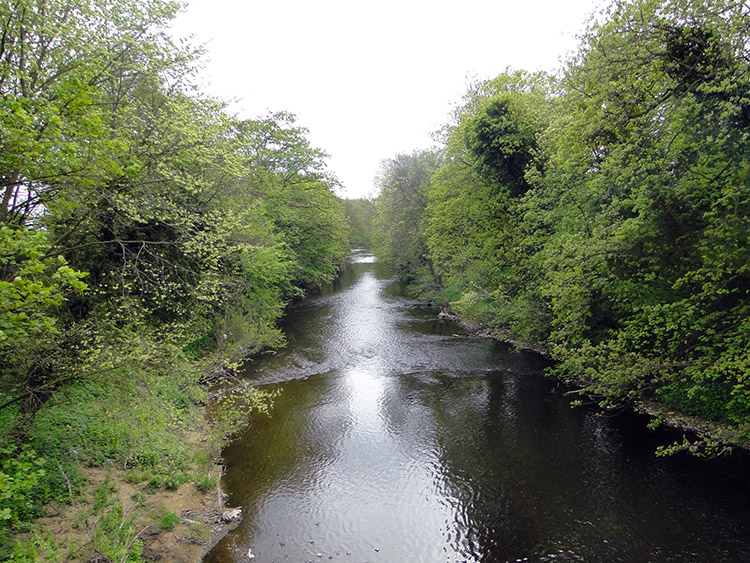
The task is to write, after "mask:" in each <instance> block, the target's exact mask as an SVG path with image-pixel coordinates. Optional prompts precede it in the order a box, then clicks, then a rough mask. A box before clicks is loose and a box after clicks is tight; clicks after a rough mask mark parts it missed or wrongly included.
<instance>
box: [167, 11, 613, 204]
mask: <svg viewBox="0 0 750 563" xmlns="http://www.w3.org/2000/svg"><path fill="white" fill-rule="evenodd" d="M600 5H601V0H564V1H563V0H536V1H525V2H524V1H523V0H515V1H510V0H495V1H492V0H456V1H452V2H446V1H443V0H379V1H378V2H364V1H357V0H263V1H257V0H188V7H187V10H186V11H185V12H184V13H182V14H181V15H180V16H179V17H178V19H177V21H176V22H175V25H174V33H175V34H176V35H178V36H189V35H192V36H193V38H194V39H193V40H194V42H196V43H201V44H203V43H205V44H206V46H207V49H208V62H207V64H206V71H205V73H204V75H203V80H204V81H205V83H204V85H203V89H204V91H206V92H207V93H209V94H211V95H215V96H218V97H220V98H223V99H227V100H235V101H234V102H233V103H232V105H231V108H230V109H231V111H232V112H234V113H237V114H238V115H240V116H241V117H243V118H253V117H258V116H261V115H264V114H266V113H267V112H269V111H281V110H284V111H289V112H292V113H294V114H296V115H297V116H298V118H299V124H300V125H302V126H304V127H307V128H308V129H309V130H310V139H311V141H312V144H313V145H314V146H316V147H319V148H321V149H323V150H325V151H326V152H328V153H329V154H330V155H331V158H330V159H329V161H328V166H329V168H330V170H331V171H332V172H333V173H334V174H335V175H336V176H337V177H338V178H339V179H340V180H341V182H342V183H343V185H344V187H345V191H344V192H343V193H341V194H340V195H342V196H344V197H362V196H367V195H371V194H372V193H373V189H374V178H375V175H376V173H377V171H378V168H379V164H380V162H381V161H382V160H383V159H387V158H391V157H393V156H395V155H396V154H397V153H399V152H411V151H413V150H415V149H421V148H428V147H430V146H432V144H433V142H432V140H431V137H430V134H431V133H432V132H433V131H435V130H436V129H438V128H439V127H440V126H442V125H443V124H445V123H446V122H447V121H448V115H449V112H450V109H451V107H453V106H454V105H455V104H457V103H458V102H459V101H460V99H461V96H462V95H463V93H464V92H465V91H466V88H467V85H468V83H469V82H470V81H472V80H474V79H477V78H480V79H481V78H492V77H494V76H496V75H498V74H499V73H501V72H503V71H504V70H505V69H506V68H508V67H510V68H512V69H525V70H530V71H534V70H547V71H555V70H556V69H558V68H559V66H560V63H561V61H562V60H563V59H564V58H565V55H566V54H567V53H568V52H570V51H571V50H573V49H574V48H575V47H576V45H577V40H576V35H577V34H579V33H581V32H582V31H583V29H584V25H585V22H586V20H587V18H588V16H589V14H590V13H591V12H592V11H593V10H594V9H595V8H596V7H598V6H600Z"/></svg>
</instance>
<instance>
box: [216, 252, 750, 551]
mask: <svg viewBox="0 0 750 563" xmlns="http://www.w3.org/2000/svg"><path fill="white" fill-rule="evenodd" d="M283 324H284V330H285V332H286V334H287V336H288V341H289V344H288V346H287V348H285V349H284V350H282V351H280V352H279V353H278V354H277V355H269V356H263V357H260V358H256V359H255V360H254V361H252V362H249V363H248V365H247V367H246V369H245V372H244V377H246V378H248V379H250V380H251V381H253V382H254V383H256V384H257V385H258V386H260V387H262V388H264V389H276V388H278V387H280V388H281V389H282V392H281V394H280V396H279V397H278V398H277V399H276V402H275V406H274V408H273V411H272V414H271V416H270V417H265V416H257V417H256V418H254V419H253V421H252V423H251V425H250V427H249V428H248V429H247V430H246V431H245V432H244V433H243V434H242V435H241V436H238V437H237V439H236V440H235V441H234V442H233V443H232V444H231V445H230V446H228V447H227V448H226V450H225V452H224V456H225V460H226V463H227V466H228V469H227V473H226V476H225V479H224V486H225V488H226V489H227V490H228V492H229V494H230V504H231V505H233V506H242V507H243V510H244V514H245V517H244V520H243V521H242V523H241V525H240V526H239V527H238V528H237V529H236V530H235V531H233V532H232V533H230V534H229V535H228V536H227V537H226V538H225V539H224V540H223V541H222V542H220V543H219V544H218V545H217V546H216V547H215V548H214V549H213V551H212V552H211V553H210V554H209V555H208V556H207V557H206V561H208V562H211V563H216V562H230V561H232V562H234V561H242V562H247V561H248V557H247V553H248V549H252V552H253V554H254V555H255V560H254V561H256V562H258V563H267V562H276V561H285V562H286V561H290V562H305V561H322V560H326V561H328V560H331V561H337V562H352V563H365V562H388V563H410V562H415V563H419V562H424V563H441V562H454V561H455V562H457V561H466V562H487V563H489V562H500V561H530V562H536V561H539V562H542V561H585V562H614V561H624V562H631V561H632V562H647V561H654V562H668V561H673V562H691V561H694V562H701V563H703V562H718V561H722V562H732V561H737V562H740V561H750V485H749V484H748V476H750V472H749V471H748V470H749V469H750V462H749V461H748V456H746V455H744V454H737V453H735V454H734V455H733V456H731V457H730V458H727V459H719V460H712V461H700V460H695V459H693V458H689V457H687V456H683V455H678V456H674V457H672V458H666V459H664V458H657V457H655V456H654V453H653V452H654V450H655V448H656V447H657V446H658V445H660V444H668V443H671V442H672V441H674V440H676V439H680V438H681V435H676V434H674V433H670V432H668V431H656V432H654V431H648V430H647V429H646V428H645V423H646V422H647V420H644V418H643V417H640V416H637V415H635V414H632V413H627V412H626V413H622V414H621V415H618V416H601V415H600V414H599V413H598V412H597V411H596V410H595V409H593V408H591V409H589V408H586V407H583V408H571V406H570V398H568V397H566V396H565V395H564V394H563V391H562V390H561V389H559V388H557V387H556V386H555V385H554V384H553V383H552V382H551V381H550V380H549V379H547V378H545V377H544V376H543V374H542V370H543V369H544V367H545V365H546V363H545V361H544V360H543V359H542V358H540V357H539V356H536V355H534V354H531V353H522V352H517V351H514V350H512V349H510V348H509V347H507V346H505V345H503V344H500V343H497V342H493V341H490V340H484V339H477V338H471V337H468V336H466V335H464V334H463V332H462V330H461V328H460V327H459V326H457V325H455V324H453V323H451V322H448V321H442V320H440V319H438V318H437V315H436V311H434V310H433V309H430V308H428V307H425V306H423V305H421V304H419V303H418V302H415V301H411V300H408V299H405V298H404V297H402V296H401V295H400V294H399V292H398V285H397V284H395V283H392V282H391V280H390V278H389V276H388V275H387V274H386V273H384V272H382V271H381V270H380V269H379V268H378V265H377V264H375V263H374V259H373V258H372V257H371V256H368V255H365V254H361V255H356V256H355V257H354V263H353V264H352V265H351V267H350V269H349V270H348V271H347V272H346V274H345V275H344V276H343V277H342V278H341V279H340V280H339V281H338V282H337V283H336V284H335V285H334V286H333V287H330V288H328V289H326V290H325V291H324V292H323V293H321V294H320V295H318V296H315V297H311V298H309V299H305V300H303V301H301V302H300V303H298V304H297V305H295V306H294V307H293V308H292V309H291V310H290V312H289V313H288V315H287V316H286V318H285V320H284V323H283Z"/></svg>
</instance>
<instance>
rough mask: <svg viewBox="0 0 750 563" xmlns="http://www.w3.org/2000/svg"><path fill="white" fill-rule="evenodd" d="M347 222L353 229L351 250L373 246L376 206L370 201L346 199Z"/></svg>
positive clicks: (351, 232) (350, 237) (350, 239)
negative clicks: (373, 222)
mask: <svg viewBox="0 0 750 563" xmlns="http://www.w3.org/2000/svg"><path fill="white" fill-rule="evenodd" d="M344 207H345V209H346V220H347V223H348V225H349V227H350V229H351V231H350V233H349V244H348V246H349V248H365V249H369V248H370V247H371V246H372V221H373V217H374V215H375V204H374V202H373V201H372V200H369V199H345V200H344Z"/></svg>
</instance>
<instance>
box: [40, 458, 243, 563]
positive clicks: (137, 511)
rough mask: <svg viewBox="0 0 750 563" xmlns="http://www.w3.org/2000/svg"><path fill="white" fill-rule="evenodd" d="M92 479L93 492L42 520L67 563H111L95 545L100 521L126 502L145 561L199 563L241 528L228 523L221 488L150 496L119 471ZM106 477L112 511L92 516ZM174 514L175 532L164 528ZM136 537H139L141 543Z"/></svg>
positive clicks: (95, 473)
mask: <svg viewBox="0 0 750 563" xmlns="http://www.w3.org/2000/svg"><path fill="white" fill-rule="evenodd" d="M84 473H85V475H86V477H87V479H88V481H89V485H88V486H87V491H88V492H87V494H86V495H85V496H84V498H83V499H80V500H79V501H77V502H75V503H72V504H70V505H63V506H60V505H52V506H50V511H51V512H52V515H51V516H48V517H45V518H41V519H39V520H37V524H38V525H39V526H40V528H42V529H44V530H47V531H49V533H51V534H52V537H53V538H54V543H55V545H56V546H57V547H58V550H59V552H60V553H62V555H63V561H81V562H84V561H85V562H94V561H108V559H106V558H103V557H102V556H101V554H99V553H97V551H96V549H95V548H94V547H93V545H92V541H91V540H92V538H93V536H94V533H95V530H96V525H97V522H98V521H99V520H100V518H101V517H102V515H103V514H104V513H106V511H107V510H108V509H111V507H113V506H116V504H117V502H118V501H119V502H121V503H122V506H123V515H124V518H130V517H133V518H135V530H136V534H135V538H138V539H140V541H141V542H142V543H143V554H142V558H143V560H145V561H164V562H174V563H195V562H197V561H201V560H202V559H203V557H204V556H205V554H206V553H207V552H208V551H209V550H210V549H211V548H212V547H213V546H214V545H216V543H217V542H218V541H219V540H220V539H221V538H222V537H224V535H226V533H227V532H228V531H230V530H231V529H233V528H234V527H236V526H237V525H238V523H239V520H235V521H232V522H229V523H227V522H225V521H224V519H223V517H222V516H223V514H224V512H225V511H226V510H227V507H226V498H227V497H226V495H225V494H224V493H223V492H222V491H221V490H220V489H219V488H218V487H217V488H216V490H214V491H211V492H201V491H199V490H198V488H197V487H196V486H195V485H194V484H193V483H184V484H183V485H181V486H180V487H179V488H178V489H177V490H175V491H165V490H158V491H156V492H150V491H149V490H148V488H147V487H146V486H145V485H133V484H131V483H127V482H126V481H125V479H124V473H123V472H122V471H120V470H117V469H108V470H105V469H101V468H93V469H85V470H84ZM106 479H109V480H110V482H111V483H112V488H114V489H115V491H114V492H113V493H112V496H111V497H110V499H109V504H108V508H105V509H104V510H103V511H100V512H98V513H96V514H92V512H93V511H92V507H93V505H94V494H93V491H94V490H95V489H96V488H97V487H99V486H100V485H101V484H102V483H103V482H104V481H105V480H106ZM167 513H171V514H174V515H177V516H178V517H179V523H176V524H175V525H174V527H173V528H171V529H164V528H163V527H162V525H161V518H162V517H163V515H164V514H167ZM135 538H133V539H135Z"/></svg>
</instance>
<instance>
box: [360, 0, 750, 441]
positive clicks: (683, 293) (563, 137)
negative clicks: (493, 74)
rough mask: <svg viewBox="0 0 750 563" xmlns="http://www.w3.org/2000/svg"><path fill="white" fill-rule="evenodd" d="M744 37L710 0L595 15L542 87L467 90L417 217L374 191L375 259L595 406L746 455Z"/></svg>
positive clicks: (532, 80) (659, 0) (749, 391)
mask: <svg viewBox="0 0 750 563" xmlns="http://www.w3.org/2000/svg"><path fill="white" fill-rule="evenodd" d="M749 32H750V13H749V12H748V10H747V7H746V6H744V5H742V4H740V3H736V2H731V1H728V0H727V1H719V2H710V3H709V2H705V1H702V0H634V1H632V2H614V3H613V4H612V5H611V7H610V9H609V10H608V12H607V13H606V14H605V15H604V16H603V17H602V18H600V19H599V20H595V21H594V22H593V23H592V25H591V27H590V28H589V29H588V30H587V31H586V33H585V34H584V35H583V36H582V39H581V45H580V49H579V52H578V53H577V54H576V55H575V56H573V57H572V58H571V60H570V61H569V62H568V64H567V65H566V67H565V69H564V72H563V73H562V75H561V78H560V80H559V81H557V82H553V81H552V80H551V79H549V78H547V77H545V76H543V75H530V74H528V73H524V72H515V73H505V74H503V75H501V76H499V77H498V78H496V79H494V80H487V81H484V82H480V83H478V84H475V85H473V86H472V87H471V89H470V91H469V92H468V94H467V95H466V97H465V98H464V103H463V104H462V105H460V106H459V107H458V108H457V110H456V112H455V114H454V119H453V121H452V123H450V124H449V125H447V126H446V127H445V129H444V140H445V147H444V149H443V151H442V154H441V155H440V156H438V157H437V158H436V160H435V162H436V163H437V165H436V166H434V167H433V168H431V169H430V171H429V173H428V174H426V177H425V178H423V179H420V181H419V182H418V183H416V185H418V186H420V189H419V190H413V191H412V192H411V193H414V194H417V195H418V198H416V201H418V204H417V205H412V206H410V205H409V204H410V203H411V202H410V201H409V200H408V199H405V198H402V199H395V198H394V195H393V193H399V192H395V191H394V190H393V188H392V187H391V186H392V185H394V183H393V182H391V183H388V182H386V183H385V185H384V186H383V190H382V193H381V195H380V196H379V198H378V200H377V201H376V206H377V207H378V209H379V210H384V211H383V213H382V215H380V216H379V219H378V221H376V223H375V225H376V227H377V229H378V231H377V232H376V233H375V236H376V240H378V241H379V245H378V246H377V249H378V252H379V253H380V255H381V256H382V257H383V258H384V259H385V260H386V261H391V262H392V263H393V264H394V265H397V266H400V268H401V269H400V274H401V278H402V279H405V280H412V281H414V280H418V279H420V278H421V277H423V272H424V270H425V265H426V264H429V265H430V271H431V273H432V274H433V277H434V279H435V281H436V282H437V284H438V286H439V287H438V288H437V290H438V293H437V296H438V299H440V300H443V302H444V303H445V304H447V305H448V306H450V307H452V308H453V309H454V310H456V311H457V312H459V313H460V314H461V315H462V316H464V317H466V318H467V319H468V320H473V321H475V322H480V323H483V324H487V325H491V326H495V327H498V328H501V329H502V330H503V331H504V334H505V335H506V336H510V337H512V338H514V339H519V340H525V341H530V342H532V343H534V344H536V345H537V346H541V347H543V348H545V349H547V350H549V351H550V352H551V353H552V355H553V356H554V357H555V358H557V359H558V360H560V362H559V363H558V364H557V366H556V367H555V368H554V369H553V372H554V373H555V374H557V375H558V376H559V377H562V378H564V379H566V380H568V381H570V382H576V383H577V384H578V385H582V386H583V390H585V391H586V392H588V393H590V394H592V395H593V396H594V397H597V399H598V400H599V402H600V403H601V404H602V405H604V406H607V405H609V406H612V405H615V404H617V405H622V404H629V403H632V402H634V401H636V400H639V399H642V398H644V397H647V398H656V399H658V400H660V401H661V402H662V403H663V404H665V405H667V406H668V407H670V408H673V409H676V410H679V411H682V412H683V413H686V414H692V415H698V416H700V417H703V418H705V419H708V420H712V421H716V422H721V423H725V424H729V425H731V426H732V427H733V428H734V429H735V430H734V431H733V432H730V433H728V434H726V433H725V436H729V435H730V434H731V439H732V440H735V441H743V440H747V439H748V436H749V435H748V434H747V428H748V422H750V388H748V381H750V378H748V373H750V355H749V354H748V350H750V340H749V339H750V336H749V335H750V325H749V324H748V318H750V272H749V271H748V264H750V254H749V253H750V238H748V237H749V236H750V228H748V227H749V226H750V225H749V224H748V217H750V169H749V168H748V164H747V163H748V158H749V157H750V143H749V139H748V136H747V126H748V123H750V120H749V119H748V115H750V111H749V109H748V108H750V101H749V99H748V95H747V92H748V91H750V84H748V76H750V72H748V71H749V70H750V69H749V68H748V60H749V59H748V54H747V36H748V33H749ZM385 177H386V178H390V176H385ZM402 191H403V190H402ZM701 448H703V446H701ZM701 448H698V449H701ZM706 448H707V449H708V450H711V451H713V450H714V449H715V448H713V447H712V446H709V445H706V446H705V448H704V449H706ZM679 449H680V448H679V447H677V448H676V449H675V451H677V450H679Z"/></svg>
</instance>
